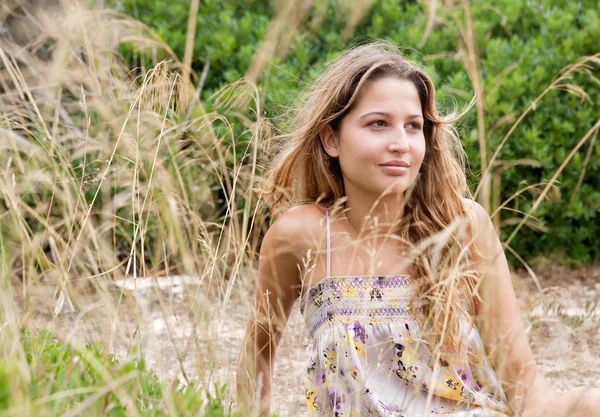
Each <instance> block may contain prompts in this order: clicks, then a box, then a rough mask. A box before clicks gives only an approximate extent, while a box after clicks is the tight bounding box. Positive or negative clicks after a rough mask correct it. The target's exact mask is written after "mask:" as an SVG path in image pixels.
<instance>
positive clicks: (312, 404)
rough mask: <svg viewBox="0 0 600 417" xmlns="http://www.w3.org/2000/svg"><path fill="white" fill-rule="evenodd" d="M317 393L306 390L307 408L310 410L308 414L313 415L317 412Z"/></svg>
mask: <svg viewBox="0 0 600 417" xmlns="http://www.w3.org/2000/svg"><path fill="white" fill-rule="evenodd" d="M316 400H317V392H316V391H313V390H312V389H310V388H307V389H306V407H307V408H308V412H309V413H311V414H310V415H313V413H314V412H315V411H317V402H316Z"/></svg>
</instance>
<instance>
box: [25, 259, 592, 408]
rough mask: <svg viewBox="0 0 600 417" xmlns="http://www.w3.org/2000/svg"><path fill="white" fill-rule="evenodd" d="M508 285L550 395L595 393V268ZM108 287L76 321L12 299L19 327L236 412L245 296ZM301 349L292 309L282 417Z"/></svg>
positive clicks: (294, 392)
mask: <svg viewBox="0 0 600 417" xmlns="http://www.w3.org/2000/svg"><path fill="white" fill-rule="evenodd" d="M536 280H537V281H538V283H539V287H538V286H537V284H536V282H535V281H536ZM513 284H514V287H515V291H516V294H517V297H518V301H519V305H520V308H521V311H522V314H523V319H524V320H525V323H526V326H527V333H528V336H529V339H530V343H531V347H532V350H533V352H534V354H535V356H536V359H537V361H538V364H539V366H540V368H541V370H542V372H543V373H544V374H545V375H546V376H547V377H548V378H549V380H550V381H551V382H552V384H553V385H554V386H555V387H556V389H557V390H558V391H559V392H565V391H568V390H569V389H571V388H575V387H589V386H600V330H599V329H600V306H599V305H598V303H599V302H600V267H596V268H587V269H580V270H575V271H571V270H567V269H563V268H544V269H543V270H542V271H536V278H535V279H534V278H533V277H531V276H530V275H529V274H528V273H527V272H525V271H519V272H517V273H515V274H514V275H513ZM105 287H106V288H107V291H105V292H103V293H102V294H101V293H100V292H96V293H95V294H88V295H82V296H80V297H78V298H77V300H78V305H76V309H75V311H74V312H70V313H69V312H68V313H64V312H63V314H59V315H58V316H54V308H55V306H56V301H55V297H54V292H55V288H53V287H50V286H41V285H40V286H36V287H30V288H29V289H28V291H27V295H26V297H23V296H22V295H18V296H17V304H18V306H19V308H20V313H21V320H22V322H23V324H25V325H28V326H30V327H35V328H51V329H53V330H54V332H55V334H56V336H57V337H59V338H61V339H63V340H65V341H70V342H72V343H85V342H95V341H99V342H101V343H102V344H103V345H104V346H105V347H106V349H107V350H109V351H111V352H113V353H115V354H116V355H117V356H118V357H120V358H125V357H128V356H130V355H131V354H132V352H134V351H135V349H134V348H138V349H139V351H140V352H141V355H143V356H144V358H145V359H146V360H147V362H148V363H149V365H150V366H152V367H153V368H154V369H155V370H156V372H157V374H158V375H159V376H160V377H161V378H179V379H180V380H181V381H182V382H184V383H185V382H187V383H193V384H195V385H197V386H198V387H199V388H204V389H208V390H210V391H212V390H213V384H214V383H215V382H218V383H227V384H228V385H229V387H230V389H228V390H227V392H228V397H227V399H226V401H227V404H229V405H231V406H234V403H233V395H234V389H233V387H234V381H235V379H234V378H235V367H236V359H237V355H238V352H239V348H240V343H241V340H242V337H243V335H244V331H245V328H246V325H247V319H248V314H249V311H250V308H251V305H250V300H251V295H250V294H251V289H248V288H242V286H241V285H234V286H233V288H232V292H231V297H230V299H229V301H228V302H227V304H226V306H225V307H223V303H222V302H221V301H219V300H223V298H224V297H223V296H222V295H221V296H219V295H218V294H214V295H211V296H207V295H205V294H206V293H207V291H206V290H205V289H203V288H202V287H198V286H194V285H188V286H185V287H183V288H178V289H177V290H176V291H171V290H168V289H150V290H148V291H147V292H145V293H144V294H137V295H135V296H134V295H133V294H132V293H131V292H129V291H126V292H124V293H123V292H122V291H121V290H119V289H118V288H114V287H113V286H112V285H110V284H107V285H106V286H105ZM539 288H541V291H540V289H539ZM17 292H18V293H19V294H22V291H20V292H19V291H17ZM66 310H67V311H68V309H66ZM63 311H64V309H63ZM308 343H309V338H308V334H307V331H306V328H305V326H304V322H303V319H302V316H301V315H300V312H299V309H298V305H297V304H296V306H295V307H294V310H293V312H292V315H291V316H290V319H289V322H288V326H287V331H286V334H285V336H284V338H283V340H282V342H281V345H280V348H279V352H278V358H277V361H276V366H275V375H274V380H273V387H274V389H273V400H272V411H274V412H279V414H280V415H281V416H282V417H283V416H301V415H306V412H305V408H304V391H303V386H302V383H303V376H304V373H305V372H306V366H307V361H308V357H307V355H306V352H307V349H308Z"/></svg>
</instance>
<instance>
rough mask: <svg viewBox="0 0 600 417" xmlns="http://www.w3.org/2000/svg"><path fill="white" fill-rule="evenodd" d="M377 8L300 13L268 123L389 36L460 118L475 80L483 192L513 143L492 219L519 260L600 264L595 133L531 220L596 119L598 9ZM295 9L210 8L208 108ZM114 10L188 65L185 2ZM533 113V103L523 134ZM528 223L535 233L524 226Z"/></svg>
mask: <svg viewBox="0 0 600 417" xmlns="http://www.w3.org/2000/svg"><path fill="white" fill-rule="evenodd" d="M371 3H372V4H370V5H369V2H362V3H361V4H358V3H352V2H346V1H342V0H332V1H329V2H311V1H306V2H304V4H305V6H304V7H303V8H300V9H298V13H300V19H299V22H298V24H297V28H298V30H297V31H296V32H295V33H294V34H293V36H291V38H290V40H289V41H287V40H285V42H287V43H288V44H286V45H283V47H282V48H280V49H282V51H280V52H279V53H276V54H275V56H274V58H273V59H272V60H271V64H272V65H270V66H268V68H267V70H266V71H265V72H264V73H263V74H262V75H261V76H260V77H259V79H257V81H258V83H259V86H260V87H261V88H262V89H263V93H262V99H263V102H264V105H265V115H266V116H267V117H270V118H272V119H273V120H275V121H276V123H277V124H278V126H279V127H285V121H281V120H279V119H278V115H280V114H282V112H283V111H284V110H286V109H287V108H289V107H293V105H294V98H295V97H296V96H297V93H298V90H299V89H300V88H302V86H303V83H305V82H307V81H310V80H311V79H312V78H313V77H314V76H315V75H316V72H317V71H318V70H319V68H320V67H321V65H322V63H323V62H325V61H326V60H328V59H331V58H332V57H334V56H335V55H336V54H338V53H339V52H340V51H341V50H343V49H344V48H346V47H348V46H349V45H351V44H352V42H353V41H352V39H357V38H358V39H359V40H364V39H365V38H366V37H374V38H388V39H391V40H393V41H395V42H397V43H398V44H399V45H401V46H402V47H404V48H406V50H407V54H408V55H409V56H410V57H411V58H412V59H415V60H418V61H419V62H421V63H422V64H423V65H424V66H425V67H426V68H427V69H428V70H429V71H430V72H431V73H432V75H433V78H434V80H435V83H436V85H437V86H438V88H439V91H440V101H441V103H442V107H443V108H446V109H451V108H453V107H454V105H456V106H457V108H458V109H462V108H464V107H465V106H466V105H467V103H468V102H469V101H470V100H471V98H472V97H473V95H474V93H475V89H477V82H478V83H479V85H480V87H481V88H480V90H481V92H482V96H481V93H480V94H479V95H480V96H481V97H480V98H479V105H480V107H479V108H478V107H477V106H474V107H473V108H472V109H471V110H470V111H469V112H468V114H467V115H466V117H465V118H464V119H463V121H462V124H461V126H459V130H460V132H461V136H462V138H463V143H464V146H465V148H466V150H467V153H468V156H469V160H470V168H471V170H472V172H473V175H472V177H471V178H470V184H471V186H472V189H473V190H475V189H476V187H477V185H478V184H480V183H481V180H482V177H481V174H482V172H481V166H482V163H481V146H480V144H481V143H483V141H485V150H486V157H485V160H486V161H489V160H490V158H491V156H492V154H493V153H494V151H495V150H496V149H498V147H499V145H500V143H501V142H502V140H503V138H504V137H505V136H506V135H507V134H508V133H509V132H511V133H510V136H509V138H508V140H507V142H506V144H505V145H504V146H503V147H502V148H501V149H500V152H499V154H498V156H497V158H496V160H495V162H494V163H493V164H492V171H491V175H490V182H489V185H490V191H489V197H488V201H486V202H484V203H486V205H489V206H490V208H491V210H492V211H493V210H494V209H495V208H498V207H499V206H500V205H501V204H502V203H503V202H505V201H507V200H508V199H510V201H509V202H508V203H507V205H506V207H504V208H503V209H502V211H501V212H500V216H499V217H495V219H494V220H495V222H496V224H497V226H499V227H500V228H501V232H502V235H503V240H506V238H507V237H508V236H509V235H511V234H512V233H513V231H518V232H519V234H518V237H516V238H515V239H514V240H511V241H510V242H508V243H509V245H510V250H511V251H514V252H516V253H518V254H520V255H521V256H524V257H526V258H527V260H530V259H532V258H534V257H535V256H536V255H543V256H551V257H552V258H553V259H555V260H557V261H559V262H561V263H565V264H574V265H581V264H584V263H588V262H598V261H599V260H600V239H598V237H597V236H600V184H599V180H598V178H600V162H599V161H600V159H599V158H598V156H600V144H599V143H598V142H597V141H596V134H595V133H593V134H592V135H591V137H590V138H589V139H588V140H587V141H586V142H585V143H584V144H583V146H582V147H581V149H579V150H578V151H577V152H576V153H575V155H574V156H573V158H572V159H571V160H570V161H569V162H568V165H567V166H566V168H565V169H564V171H563V172H562V173H561V174H560V175H559V176H558V178H557V180H558V182H557V183H556V184H554V186H553V187H552V188H551V189H550V191H551V192H550V193H549V194H548V196H547V198H545V199H544V201H543V202H542V203H541V204H540V205H539V207H537V208H536V210H535V212H533V213H532V216H533V217H528V218H527V219H525V220H524V217H525V215H524V214H523V213H527V212H528V211H530V210H531V208H532V207H533V206H534V204H535V200H536V198H537V197H538V196H539V195H540V192H541V189H542V188H543V187H544V185H545V183H546V182H547V181H548V180H549V179H550V178H551V177H552V176H553V174H554V173H555V172H556V171H557V169H558V168H559V167H560V165H561V164H562V163H563V161H564V160H565V158H566V157H567V156H568V154H569V152H570V151H571V150H572V149H574V148H575V147H576V145H577V143H578V142H579V141H580V139H581V138H582V137H584V135H585V134H586V133H587V132H588V131H589V130H590V129H591V128H592V126H594V123H595V122H596V121H597V120H598V119H599V116H600V107H599V106H598V104H597V103H600V97H599V93H598V91H599V90H598V76H597V73H598V64H599V57H598V55H597V54H598V52H599V51H598V45H597V42H596V40H597V39H598V38H599V36H600V16H599V14H598V10H597V4H596V2H595V1H593V0H588V1H582V2H575V3H574V2H568V1H566V0H565V1H558V2H557V1H551V0H544V1H539V2H514V1H510V0H501V1H500V2H495V3H494V4H493V5H492V4H489V3H485V2H474V3H473V4H471V6H470V10H468V11H467V10H465V9H464V7H462V6H461V5H455V6H451V5H443V6H442V5H439V6H438V7H437V8H436V9H435V10H430V9H429V8H428V4H427V3H424V2H412V1H407V2H402V4H401V5H398V2H397V1H393V0H378V1H374V2H371ZM433 3H434V2H432V3H431V4H433ZM285 4H286V2H274V1H267V0H262V1H260V0H259V1H251V2H250V1H239V2H238V1H227V2H221V1H217V0H207V1H201V2H200V11H199V14H198V26H197V31H196V39H195V43H194V61H193V63H192V66H193V69H194V70H195V71H196V72H197V73H200V72H202V70H203V69H204V68H205V65H206V63H207V61H210V69H209V73H208V77H207V78H206V82H205V84H204V88H205V90H204V91H203V93H202V94H203V96H204V97H206V98H208V97H210V95H211V94H212V93H213V92H214V91H216V90H217V89H219V88H220V87H221V86H223V85H225V84H227V83H230V82H233V81H235V80H237V79H238V78H239V77H241V76H243V75H244V74H247V71H248V68H249V67H251V66H252V63H253V61H252V59H253V55H254V52H255V50H257V49H258V48H259V47H260V46H261V42H262V41H263V39H265V37H266V36H268V34H269V33H271V32H269V31H270V30H272V29H273V27H272V26H269V22H270V20H271V19H272V18H276V17H277V16H279V15H280V14H282V12H281V11H282V10H283V9H285V7H286V6H285ZM365 4H366V6H365ZM113 5H114V6H117V7H120V8H121V9H122V10H124V11H125V12H126V13H129V14H131V15H133V16H135V17H136V18H139V19H140V20H141V21H143V22H144V23H146V24H147V25H149V26H150V27H152V28H153V29H154V30H156V32H157V34H158V35H159V36H160V37H162V38H163V39H164V40H165V42H166V43H168V44H169V45H170V46H171V47H172V48H173V50H174V51H175V52H176V53H177V54H178V56H180V57H181V56H182V55H183V48H184V44H185V30H186V24H187V18H188V13H189V7H188V4H187V3H181V4H179V3H175V4H174V3H173V2H168V1H165V0H144V1H140V0H124V1H122V2H113ZM361 5H362V6H361ZM361 7H363V9H364V10H361ZM294 27H296V26H294V25H289V26H288V27H287V28H286V30H285V31H282V32H281V33H282V34H289V32H290V31H292V30H293V28H294ZM286 39H287V38H286ZM281 43H284V40H281V41H280V42H279V44H281ZM280 46H281V45H280ZM134 56H136V57H137V58H135V59H134ZM585 57H591V58H589V59H587V60H585ZM145 59H150V57H148V55H146V58H145ZM129 60H130V61H129V62H130V63H131V65H137V64H139V63H140V61H139V56H137V55H129ZM581 60H584V63H583V65H582V66H580V67H579V68H576V69H575V70H573V71H572V72H571V73H569V74H568V77H567V78H565V79H564V80H561V82H557V83H555V85H552V83H553V81H554V80H556V79H557V78H558V77H559V76H560V75H561V74H564V72H565V70H568V68H566V67H567V66H569V65H572V64H575V63H577V62H578V61H581ZM477 80H478V81H477ZM474 87H475V88H474ZM540 97H541V98H540ZM532 102H535V105H534V106H533V107H532V108H531V109H530V111H528V112H527V114H526V116H525V117H524V118H523V120H522V121H521V122H520V123H518V125H516V126H514V125H515V123H516V121H517V120H518V119H519V117H520V116H521V115H522V114H523V112H525V111H526V110H527V108H528V106H530V105H531V103H532ZM513 126H514V130H511V129H512V128H513ZM482 132H483V133H482ZM484 163H486V162H484ZM486 164H487V163H486ZM517 194H518V196H516V197H515V198H511V197H513V196H515V195H517ZM519 223H524V226H526V227H524V228H520V227H521V226H519ZM519 228H520V230H516V229H519ZM512 261H513V263H514V264H518V263H519V262H520V261H518V260H517V259H516V258H512Z"/></svg>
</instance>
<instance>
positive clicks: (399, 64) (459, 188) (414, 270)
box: [263, 41, 475, 352]
mask: <svg viewBox="0 0 600 417" xmlns="http://www.w3.org/2000/svg"><path fill="white" fill-rule="evenodd" d="M385 77H395V78H398V79H402V80H408V81H411V82H412V83H413V84H414V85H415V87H416V88H417V91H418V94H419V97H420V99H421V106H422V112H423V117H424V119H425V122H424V126H423V130H424V135H425V140H426V152H425V156H424V160H423V164H422V166H421V170H420V172H419V174H418V176H417V178H416V180H415V183H414V185H413V187H412V189H411V190H410V195H409V196H408V198H407V199H406V201H405V207H404V214H405V216H404V219H403V222H404V223H403V224H402V225H401V226H400V227H399V229H398V232H397V234H398V236H399V238H400V239H403V240H404V241H406V242H409V243H410V244H418V243H419V242H423V241H425V240H426V239H428V238H431V237H433V236H436V235H440V234H445V235H446V236H447V235H448V234H449V233H448V230H450V229H454V228H455V226H456V223H455V224H454V225H453V227H452V228H451V225H452V224H453V222H456V220H457V219H460V218H463V217H465V216H466V217H469V216H470V214H469V210H468V207H467V204H466V203H465V201H464V198H465V197H467V198H472V196H471V194H470V191H469V188H468V186H467V181H466V173H465V163H466V156H465V153H464V150H463V148H462V146H461V143H460V139H459V137H458V134H457V133H456V131H455V129H454V128H453V126H452V123H453V122H454V121H455V120H456V118H457V116H456V115H454V114H452V115H447V116H442V115H440V113H439V112H438V110H437V108H436V102H435V89H434V85H433V82H432V81H431V79H430V77H429V76H428V75H427V73H426V72H425V71H423V70H422V69H420V68H419V67H417V66H416V65H415V64H413V63H411V62H409V61H407V60H406V59H405V58H404V57H403V56H402V53H401V52H400V51H399V50H398V48H397V47H396V46H394V45H393V44H391V43H389V42H386V41H377V42H373V43H369V44H364V45H359V46H356V47H353V48H351V49H349V50H346V51H345V52H343V53H342V54H341V55H340V56H339V57H337V58H336V59H334V60H333V61H331V62H330V63H328V64H327V65H326V67H325V71H324V72H323V73H322V74H321V75H320V77H319V78H318V79H317V80H316V81H315V82H314V83H313V84H312V85H311V86H309V88H308V89H307V90H306V91H305V92H304V95H303V96H302V97H301V100H300V106H299V108H298V110H297V111H296V114H295V117H294V118H293V120H292V124H291V127H290V129H289V133H287V134H283V135H281V136H280V138H281V139H282V143H283V148H282V149H281V151H280V153H279V154H278V155H277V156H276V157H275V159H274V161H273V165H272V168H271V170H270V172H269V173H268V176H267V178H269V183H268V184H267V187H266V189H265V192H264V194H263V196H264V197H265V202H266V203H267V204H268V205H269V206H270V208H271V211H272V212H273V213H274V214H275V215H276V214H277V213H279V212H281V211H283V210H284V209H286V208H287V207H289V206H292V205H296V204H304V203H314V202H317V201H320V202H321V203H323V204H325V205H328V206H331V205H334V204H336V203H337V202H338V201H339V200H340V199H342V198H343V197H344V183H343V179H342V175H341V170H340V166H339V162H338V160H337V158H332V157H330V156H329V155H328V154H327V153H326V152H325V150H324V149H323V146H322V143H321V141H320V140H319V132H320V131H321V130H322V129H323V128H324V127H326V126H327V124H329V125H331V127H332V128H333V130H334V131H337V130H338V129H339V125H340V122H341V120H342V119H343V118H344V116H345V115H346V114H347V113H348V112H349V111H351V110H352V108H353V106H354V104H355V103H357V101H358V100H359V99H360V92H361V89H363V88H364V87H365V86H367V85H368V84H369V83H372V82H374V81H376V80H377V79H381V78H385ZM469 225H470V222H466V227H465V228H459V231H460V232H463V231H465V230H466V231H467V233H470V226H469ZM434 249H435V250H434ZM412 256H413V257H414V259H413V261H412V263H411V265H410V274H411V278H412V280H413V282H414V283H415V284H416V289H417V290H416V292H415V298H413V300H412V302H411V303H410V304H411V305H412V306H415V305H417V304H419V305H420V306H421V307H422V308H423V311H424V312H425V314H424V315H423V316H421V317H422V321H423V323H422V324H423V325H424V326H423V327H426V326H425V324H427V327H428V328H429V330H430V335H431V339H429V340H430V341H431V342H433V343H435V344H437V345H438V346H439V347H442V348H443V349H442V350H444V351H446V352H457V351H458V350H459V348H460V346H461V343H460V338H461V335H459V327H458V319H459V318H460V317H461V316H463V317H466V318H467V319H468V320H469V322H470V324H471V325H472V324H473V321H472V317H471V315H470V314H468V312H467V308H472V306H473V304H472V298H473V297H472V296H469V295H471V294H473V288H474V282H475V279H474V278H475V277H474V276H473V274H472V273H471V272H470V271H469V266H468V264H469V263H468V256H465V251H464V248H463V246H462V244H461V242H460V241H459V239H457V238H456V237H455V236H454V235H453V234H452V233H450V239H449V241H446V242H443V243H442V244H441V245H440V244H434V245H426V247H425V248H421V249H420V250H419V253H416V252H414V251H413V255H412ZM468 306H469V307H468ZM415 311H416V310H415ZM423 317H427V318H423ZM425 322H427V323H425Z"/></svg>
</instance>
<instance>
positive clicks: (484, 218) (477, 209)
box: [461, 197, 493, 234]
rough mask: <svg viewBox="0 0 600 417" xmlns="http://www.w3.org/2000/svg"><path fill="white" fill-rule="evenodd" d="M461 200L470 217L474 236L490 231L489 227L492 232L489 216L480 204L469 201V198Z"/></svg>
mask: <svg viewBox="0 0 600 417" xmlns="http://www.w3.org/2000/svg"><path fill="white" fill-rule="evenodd" d="M461 199H462V202H463V203H464V205H465V207H466V208H467V211H468V213H469V215H470V216H471V220H472V221H473V230H474V232H475V233H476V234H477V233H478V232H482V231H490V226H491V229H492V230H493V225H492V221H491V219H490V215H489V214H488V212H487V211H486V210H485V208H483V206H482V205H481V204H479V203H478V202H477V201H475V200H471V199H470V198H464V197H462V198H461Z"/></svg>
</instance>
